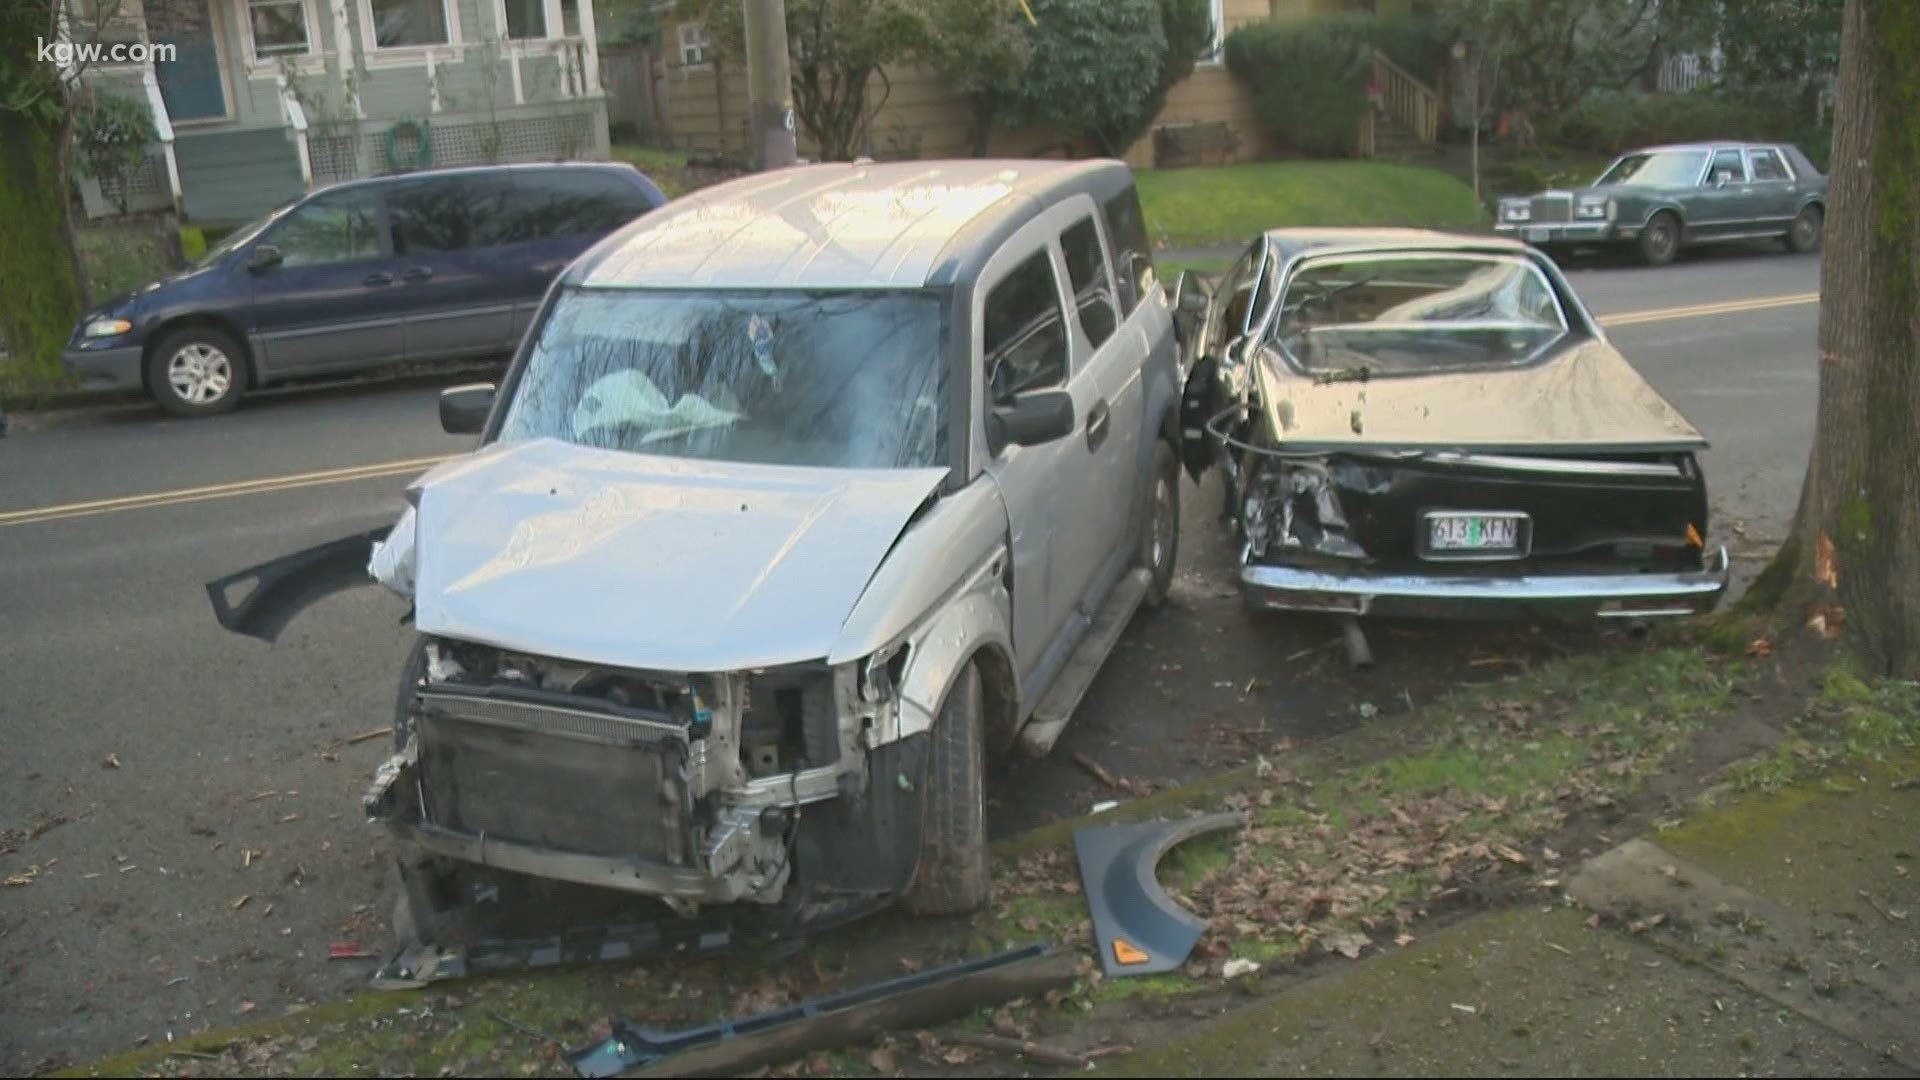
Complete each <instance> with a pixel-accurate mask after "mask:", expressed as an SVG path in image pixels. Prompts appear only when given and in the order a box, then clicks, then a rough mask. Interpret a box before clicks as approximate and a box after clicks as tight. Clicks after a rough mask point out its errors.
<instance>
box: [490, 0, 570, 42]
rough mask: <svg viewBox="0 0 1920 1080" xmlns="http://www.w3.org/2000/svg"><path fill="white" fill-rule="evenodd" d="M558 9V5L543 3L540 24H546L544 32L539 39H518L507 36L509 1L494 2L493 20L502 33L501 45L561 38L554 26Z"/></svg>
mask: <svg viewBox="0 0 1920 1080" xmlns="http://www.w3.org/2000/svg"><path fill="white" fill-rule="evenodd" d="M558 7H559V5H558V4H548V3H544V2H543V3H541V5H540V22H541V23H542V24H544V27H545V29H544V31H543V32H542V33H541V34H540V35H539V36H538V37H523V38H517V37H508V36H507V0H493V20H494V24H495V26H496V27H497V28H498V29H499V31H500V34H499V37H500V42H501V44H503V45H504V44H508V43H511V42H519V43H521V44H525V43H527V42H530V41H552V40H553V39H554V38H556V37H559V36H560V35H559V33H558V32H557V31H556V28H555V27H554V25H553V23H554V11H555V9H556V8H558Z"/></svg>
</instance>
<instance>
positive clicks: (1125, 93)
mask: <svg viewBox="0 0 1920 1080" xmlns="http://www.w3.org/2000/svg"><path fill="white" fill-rule="evenodd" d="M1029 2H1030V6H1031V7H1032V8H1033V14H1034V17H1035V19H1036V20H1037V25H1034V26H1033V27H1032V29H1031V30H1030V31H1029V39H1030V40H1031V42H1032V45H1033V51H1032V55H1031V56H1030V58H1029V59H1028V62H1027V67H1026V72H1025V74H1024V75H1023V76H1022V77H1021V79H1020V81H1019V83H1018V84H1017V85H1016V86H1015V87H1013V89H1012V90H1011V91H1010V92H1009V94H1008V95H1007V100H1006V101H1005V104H1006V105H1007V106H1008V108H1009V111H1010V112H1011V113H1012V114H1013V115H1014V116H1016V117H1018V118H1019V119H1022V120H1026V121H1029V122H1038V123H1042V124H1048V125H1051V126H1053V127H1057V128H1059V129H1060V130H1062V131H1065V132H1070V133H1072V134H1074V135H1077V136H1083V137H1085V138H1088V139H1091V140H1093V142H1094V144H1095V145H1097V146H1098V147H1099V148H1100V152H1101V153H1103V154H1111V155H1115V156H1118V155H1120V154H1123V153H1125V152H1126V149H1127V146H1128V144H1129V143H1131V142H1132V141H1133V140H1134V138H1135V137H1136V136H1137V135H1138V134H1139V133H1140V132H1141V131H1143V130H1145V128H1146V125H1147V124H1148V123H1150V122H1151V121H1152V119H1153V101H1152V90H1153V86H1154V83H1155V81H1156V80H1157V79H1158V78H1159V76H1160V72H1161V68H1162V65H1163V64H1164V63H1165V62H1166V56H1167V34H1166V28H1165V26H1164V24H1163V23H1162V14H1161V7H1160V4H1159V2H1158V0H1029Z"/></svg>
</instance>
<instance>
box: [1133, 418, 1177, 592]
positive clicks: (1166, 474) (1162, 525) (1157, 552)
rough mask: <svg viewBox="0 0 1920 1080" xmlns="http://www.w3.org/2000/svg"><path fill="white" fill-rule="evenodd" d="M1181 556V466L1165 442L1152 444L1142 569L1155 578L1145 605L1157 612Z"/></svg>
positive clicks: (1142, 531) (1143, 521) (1142, 528)
mask: <svg viewBox="0 0 1920 1080" xmlns="http://www.w3.org/2000/svg"><path fill="white" fill-rule="evenodd" d="M1179 554H1180V462H1179V460H1178V459H1177V458H1175V457H1174V453H1173V447H1171V446H1169V445H1167V442H1166V440H1164V439H1158V440H1155V441H1154V444H1153V469H1152V471H1151V472H1149V473H1148V483H1147V494H1146V503H1145V505H1144V506H1143V507H1142V508H1141V522H1140V552H1139V562H1140V565H1141V566H1142V567H1144V568H1146V570H1147V571H1148V572H1149V573H1150V574H1151V575H1152V580H1151V581H1150V582H1149V583H1148V584H1147V596H1146V600H1145V603H1146V605H1147V606H1148V607H1150V608H1157V607H1159V606H1160V605H1162V604H1164V603H1166V602H1167V594H1168V593H1169V592H1171V591H1172V589H1173V567H1174V562H1175V560H1176V559H1177V558H1178V556H1179Z"/></svg>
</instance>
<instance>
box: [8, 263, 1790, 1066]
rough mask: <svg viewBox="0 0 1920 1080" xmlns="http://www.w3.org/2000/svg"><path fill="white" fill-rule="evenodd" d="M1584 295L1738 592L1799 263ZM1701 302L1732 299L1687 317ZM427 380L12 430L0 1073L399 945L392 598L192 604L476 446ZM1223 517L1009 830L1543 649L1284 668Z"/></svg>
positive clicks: (257, 994)
mask: <svg viewBox="0 0 1920 1080" xmlns="http://www.w3.org/2000/svg"><path fill="white" fill-rule="evenodd" d="M1574 281H1575V286H1576V288H1577V289H1578V290H1579V291H1580V293H1581V295H1582V297H1583V298H1584V299H1585V300H1586V302H1587V303H1588V305H1589V306H1590V307H1591V308H1592V309H1593V310H1594V311H1595V312H1596V314H1598V315H1600V316H1602V317H1603V319H1607V320H1611V321H1612V322H1613V323H1614V325H1613V326H1612V328H1611V329H1610V333H1611V335H1612V336H1613V338H1614V340H1615V342H1616V343H1617V344H1618V345H1619V346H1620V347H1621V348H1622V350H1623V351H1625V352H1626V354H1627V355H1628V357H1629V358H1630V359H1631V360H1633V361H1634V362H1635V363H1636V364H1637V365H1638V366H1639V367H1640V369H1641V370H1642V371H1643V372H1644V373H1645V374H1646V376H1647V377H1648V379H1649V380H1650V381H1651V382H1652V383H1653V385H1654V386H1655V387H1656V388H1657V389H1658V390H1660V391H1661V392H1662V393H1663V394H1665V395H1666V396H1667V397H1668V398H1669V400H1671V401H1672V402H1673V403H1674V404H1675V405H1676V406H1678V407H1679V408H1680V409H1681V411H1682V412H1684V413H1686V414H1687V416H1688V417H1689V418H1691V419H1692V420H1693V421H1694V422H1695V424H1697V425H1698V426H1699V427H1700V428H1701V429H1702V430H1703V431H1705V432H1706V434H1707V435H1708V437H1709V438H1710V439H1711V440H1712V441H1713V444H1714V447H1713V449H1712V450H1711V451H1710V452H1709V453H1708V455H1707V457H1706V468H1707V470H1708V478H1709V484H1710V487H1711V490H1712V493H1713V501H1714V508H1715V512H1716V515H1717V517H1716V521H1715V524H1714V527H1713V530H1712V531H1713V533H1714V534H1715V538H1716V539H1719V540H1721V541H1723V542H1727V543H1729V544H1730V545H1732V546H1734V547H1735V549H1736V552H1738V553H1739V554H1741V555H1743V556H1747V557H1745V558H1742V559H1741V561H1740V562H1738V563H1737V564H1736V565H1737V567H1739V568H1740V569H1741V570H1742V571H1743V573H1742V577H1743V578H1744V577H1745V576H1748V575H1750V573H1751V570H1752V569H1754V568H1755V567H1756V566H1757V564H1758V558H1759V557H1760V556H1761V555H1763V554H1764V551H1765V549H1766V546H1767V544H1768V543H1769V542H1770V541H1774V540H1777V538H1778V537H1779V535H1780V533H1781V531H1782V529H1783V527H1784V524H1785V522H1786V520H1787V518H1788V517H1789V516H1790V515H1791V513H1792V510H1793V506H1794V501H1795V499H1796V497H1797V495H1798V492H1799V486H1800V479H1801V473H1802V471H1803V469H1804V467H1805V461H1806V454H1807V449H1808V446H1809V444H1810V441H1811V436H1812V429H1813V415H1814V413H1813V407H1814V398H1815V393H1816V383H1815V355H1816V354H1815V325H1816V307H1815V305H1814V304H1812V303H1811V302H1807V301H1806V300H1804V299H1802V300H1798V301H1793V300H1791V299H1790V298H1793V297H1805V296H1807V294H1810V293H1812V292H1813V291H1814V290H1816V289H1817V288H1818V261H1817V260H1815V259H1811V258H1797V257H1791V256H1786V255H1781V254H1773V253H1762V252H1754V253H1745V252H1729V253H1718V254H1714V255H1711V256H1707V257H1697V258H1690V259H1686V260H1684V261H1683V262H1682V263H1681V264H1680V265H1677V266H1674V267H1671V268H1667V269H1663V270H1645V269H1639V268H1631V267H1599V268H1591V269H1580V270H1577V271H1576V272H1575V273H1574ZM1781 298H1789V299H1788V300H1785V301H1782V300H1781ZM1701 305H1735V306H1734V307H1732V308H1727V307H1716V308H1708V309H1707V310H1704V311H1697V312H1693V313H1690V314H1689V313H1681V314H1677V315H1676V314H1674V311H1673V309H1676V308H1680V307H1689V306H1701ZM1741 305H1744V306H1741ZM1659 312H1665V314H1661V315H1658V316H1657V317H1650V316H1649V315H1648V313H1659ZM447 381H457V380H440V382H441V383H444V382H447ZM437 389H438V387H437V385H434V384H426V383H421V382H418V381H415V382H388V383H371V384H363V385H357V386H350V387H343V388H333V389H324V390H300V391H295V392H283V393H275V394H272V395H266V396H262V397H260V398H258V399H255V400H253V401H250V402H249V403H248V404H247V405H246V406H245V407H244V408H242V409H241V410H240V411H238V412H237V413H235V414H233V415H230V416H226V417H222V418H217V419H213V420H207V421H192V422H180V421H169V420H165V419H162V418H160V417H159V415H158V414H157V413H155V412H153V411H152V410H150V409H147V408H145V407H139V406H134V407H125V408H114V409H110V410H104V411H96V412H89V413H79V414H72V415H63V416H44V415H43V416H27V417H17V418H15V419H16V423H15V425H14V434H12V435H9V436H8V437H6V438H5V439H0V876H4V877H5V878H6V879H7V883H6V887H4V888H0V986H4V991H0V1065H11V1066H14V1067H15V1068H16V1069H35V1068H38V1067H40V1066H43V1065H45V1064H48V1063H53V1062H65V1061H71V1060H75V1059H79V1058H85V1057H89V1056H93V1055H97V1054H101V1053H105V1052H109V1051H112V1050H115V1049H119V1048H124V1047H127V1046H130V1045H132V1044H133V1043H134V1042H135V1041H136V1040H139V1039H142V1038H145V1039H151V1040H165V1039H166V1038H167V1034H168V1032H173V1033H175V1034H179V1033H181V1032H183V1031H188V1030H195V1029H198V1028H201V1027H203V1026H207V1025H222V1024H226V1023H230V1022H234V1021H238V1020H242V1019H246V1018H249V1017H260V1016H269V1015H277V1014H279V1013H281V1012H284V1011H286V1010H287V1009H289V1008H297V1007H299V1006H300V1005H301V1004H302V1003H306V1002H312V1001H316V1000H320V999H323V998H325V997H329V996H332V995H335V994H339V993H342V992H346V991H348V990H350V989H353V988H355V987H358V986H359V985H361V983H362V980H363V979H364V977H365V976H366V974H367V973H368V971H369V962H367V961H358V960H355V961H330V960H328V959H327V948H328V945H329V944H330V943H335V942H353V943H358V944H362V945H368V946H373V947H381V946H384V945H385V944H386V940H387V939H386V930H385V926H384V924H385V919H386V915H387V913H388V909H389V906H390V903H391V900H390V896H389V893H388V890H387V888H386V885H385V877H384V875H385V869H384V865H385V864H384V862H383V859H382V855H383V850H384V849H383V845H382V843H381V841H380V840H379V839H378V838H377V837H376V836H375V835H374V834H373V832H372V831H371V830H370V829H368V827H366V826H365V825H364V824H363V823H362V822H361V820H360V819H359V815H358V797H359V795H360V792H361V791H362V790H363V788H364V785H365V783H366V782H367V779H368V778H369V776H370V775H371V772H372V769H373V768H374V766H375V765H376V764H377V763H378V761H379V760H380V759H381V757H382V756H383V755H384V754H385V753H386V752H387V743H386V741H385V740H384V739H383V738H381V737H378V736H375V737H370V738H367V739H365V740H362V741H354V736H356V735H360V734H362V733H365V732H371V731H375V730H383V729H384V728H385V726H386V724H387V723H388V720H389V717H390V715H391V708H392V700H393V690H394V679H395V673H396V672H397V670H398V668H399V665H400V661H401V657H402V654H403V651H404V648H405V645H406V642H407V640H408V637H407V634H406V632H405V631H404V629H403V628H402V627H401V626H400V625H399V623H398V619H399V617H400V614H401V609H402V605H401V603H400V602H399V601H398V600H397V599H396V598H394V597H392V596H389V595H387V594H386V593H385V592H384V591H382V590H379V589H371V588H369V589H359V590H352V591H349V592H346V593H342V594H339V595H336V596H334V597H331V598H329V599H327V600H325V601H322V602H321V604H320V605H319V606H318V607H316V608H315V609H313V610H312V611H310V612H308V613H307V615H306V616H304V617H303V618H301V619H299V620H297V621H296V622H295V623H294V624H293V625H292V626H291V627H290V628H289V629H288V631H287V632H286V634H285V635H284V636H283V637H282V638H281V640H280V641H279V642H278V643H277V644H276V645H274V646H267V645H264V644H261V643H259V642H255V641H251V640H245V639H241V638H237V637H235V636H233V635H230V634H227V633H226V632H224V631H222V630H220V629H219V628H218V627H217V626H216V625H215V623H214V622H213V619H212V617H211V613H210V609H209V607H208V604H207V600H206V596H205V592H204V590H203V588H202V585H203V583H204V582H206V581H208V580H210V579H213V578H215V577H218V576H220V575H223V574H225V573H228V572H231V571H233V570H235V569H239V568H241V567H244V566H248V565H251V564H254V563H257V562H260V561H263V560H265V559H268V558H272V557H274V556H276V555H280V554H284V553H287V552H290V551H293V550H296V549H298V548H301V547H303V546H306V545H308V544H311V543H317V542H319V541H322V540H326V539H331V538H333V537H335V536H339V535H344V534H346V533H348V532H351V531H358V530H361V529H365V528H371V527H374V526H377V525H381V524H385V523H387V522H390V521H391V520H392V519H393V517H394V516H395V515H396V514H397V513H398V511H399V508H400V506H401V500H400V490H401V488H402V487H403V486H404V484H405V482H406V481H407V480H408V479H410V478H411V477H412V476H414V475H416V474H417V473H418V472H420V471H422V470H423V469H424V468H425V467H426V465H427V464H428V463H429V460H430V459H433V458H436V457H439V456H442V455H447V454H453V453H457V452H460V451H461V450H463V449H465V448H466V447H468V446H470V445H471V440H470V439H467V438H455V437H450V436H447V435H445V434H443V433H441V432H440V430H439V426H438V423H437V420H436V408H435V395H436V394H437ZM394 463H399V464H394ZM1217 498H1218V496H1217V493H1213V492H1204V491H1200V492H1196V491H1193V490H1189V491H1188V492H1187V498H1186V499H1185V501H1184V503H1185V511H1184V517H1185V519H1186V522H1187V528H1186V531H1185V533H1184V538H1183V550H1182V571H1181V577H1180V581H1179V587H1178V589H1177V590H1176V602H1175V604H1173V605H1172V606H1171V607H1170V608H1169V609H1168V610H1167V611H1166V612H1163V613H1161V614H1158V615H1156V616H1154V617H1153V618H1152V619H1149V620H1143V621H1142V622H1141V623H1140V624H1138V625H1136V626H1135V627H1134V628H1132V629H1130V630H1129V633H1128V637H1127V639H1126V640H1125V641H1124V642H1123V644H1122V646H1121V648H1120V650H1119V651H1118V653H1117V654H1116V656H1115V657H1114V659H1113V661H1112V662H1111V663H1110V664H1109V666H1108V669H1107V671H1106V672H1104V673H1103V675H1102V676H1101V678H1100V681H1099V682H1098V683H1097V684H1096V685H1095V687H1094V689H1093V691H1092V693H1091V694H1090V696H1089V698H1088V700H1087V702H1086V703H1085V704H1084V705H1083V707H1082V710H1081V713H1080V715H1079V717H1078V718H1077V719H1076V722H1075V724H1074V726H1073V727H1072V728H1070V729H1069V733H1068V736H1067V738H1066V739H1065V740H1063V742H1062V744H1061V745H1060V747H1059V748H1057V749H1056V751H1055V753H1054V755H1053V756H1052V757H1051V758H1049V759H1047V760H1046V761H1043V762H1013V763H1003V764H1001V765H1000V766H998V770H999V774H1000V775H999V777H998V779H999V783H998V784H997V785H996V786H997V787H998V789H999V790H1000V791H1001V792H1005V793H1007V794H1004V795H1001V796H999V797H997V798H996V800H995V802H994V804H993V806H992V811H993V821H992V824H993V826H994V828H995V830H996V831H997V832H1001V833H1005V832H1009V831H1014V830H1017V829H1019V828H1022V827H1025V826H1027V825H1030V824H1034V823H1037V822H1038V821H1040V820H1044V819H1046V818H1049V817H1055V816H1059V815H1062V814H1067V813H1073V812H1076V811H1078V810H1082V809H1084V808H1085V807H1086V806H1087V805H1088V804H1089V803H1090V802H1092V801H1093V800H1095V799H1097V798H1104V797H1109V795H1110V794H1111V793H1109V792H1106V791H1103V790H1101V789H1100V788H1099V787H1098V786H1097V784H1096V782H1095V781H1094V780H1092V779H1091V777H1090V776H1089V775H1088V774H1087V773H1085V772H1083V771H1082V770H1081V769H1080V768H1079V767H1077V766H1076V765H1075V763H1074V762H1073V755H1074V754H1075V753H1076V752H1077V753H1084V754H1086V755H1087V756H1088V757H1090V758H1093V759H1095V760H1099V761H1102V762H1103V763H1105V765H1106V767H1108V768H1109V769H1110V770H1111V771H1113V772H1115V773H1117V774H1120V775H1122V776H1133V777H1140V778H1142V779H1144V780H1146V781H1147V782H1149V783H1157V784H1165V783H1172V782H1177V781H1178V780H1180V779H1182V778H1184V777H1187V776H1191V775H1193V774H1195V773H1197V772H1200V771H1205V770H1207V769H1211V768H1218V767H1222V766H1224V765H1226V764H1231V763H1233V762H1235V761H1240V760H1245V758H1246V756H1247V755H1248V754H1249V753H1250V752H1251V750H1250V749H1249V747H1250V746H1251V745H1253V742H1250V741H1249V738H1251V739H1252V740H1253V741H1258V740H1261V739H1268V738H1272V737H1275V736H1283V735H1284V736H1289V737H1295V738H1306V737H1311V736H1312V735H1313V734H1314V733H1316V732H1317V731H1320V730H1324V729H1326V728H1328V727H1329V726H1338V725H1340V724H1343V723H1348V722H1352V721H1351V718H1350V714H1351V713H1352V711H1353V709H1354V707H1355V706H1354V703H1355V702H1357V701H1360V700H1363V699H1364V700H1379V701H1392V700H1397V699H1398V698H1399V697H1400V696H1402V695H1405V697H1406V700H1408V701H1409V702H1410V701H1412V700H1413V698H1414V696H1415V695H1416V694H1419V693H1422V692H1424V689H1425V688H1427V687H1430V686H1433V685H1435V684H1436V683H1438V682H1444V681H1445V680H1446V679H1447V678H1450V677H1452V676H1454V675H1457V674H1458V673H1460V672H1463V671H1465V670H1467V668H1466V665H1467V664H1468V663H1469V661H1468V660H1467V659H1466V658H1467V656H1468V655H1469V650H1481V649H1484V650H1488V655H1489V656H1492V657H1493V659H1492V660H1490V661H1488V662H1489V663H1493V662H1496V661H1498V660H1499V659H1500V657H1501V656H1502V655H1505V656H1509V657H1511V656H1513V655H1520V656H1522V657H1524V655H1525V653H1526V650H1527V649H1528V648H1529V647H1530V645H1529V641H1530V640H1531V639H1530V638H1529V636H1528V634H1529V632H1528V631H1525V630H1510V629H1502V630H1497V631H1496V630H1491V629H1489V630H1487V631H1486V633H1485V634H1484V635H1481V636H1479V637H1476V638H1474V639H1473V640H1472V641H1471V642H1466V643H1463V640H1462V639H1461V638H1460V637H1459V636H1458V635H1444V636H1441V637H1440V638H1439V639H1438V640H1436V639H1434V638H1432V637H1429V636H1428V635H1427V632H1425V631H1423V630H1421V629H1419V628H1412V629H1407V630H1405V631H1404V632H1403V633H1402V634H1400V635H1397V636H1395V637H1394V638H1393V639H1392V644H1391V645H1390V647H1389V649H1387V650H1382V649H1381V648H1380V646H1379V645H1378V644H1377V645H1376V652H1384V653H1387V655H1385V656H1383V659H1382V664H1381V667H1380V668H1379V669H1378V670H1377V671H1376V672H1375V673H1373V674H1371V675H1368V676H1356V675H1349V674H1346V673H1344V672H1341V671H1339V670H1336V669H1337V668H1338V665H1337V664H1332V665H1329V663H1328V662H1327V658H1328V657H1329V656H1330V655H1332V654H1331V653H1330V652H1329V651H1328V650H1324V649H1322V650H1319V651H1318V652H1316V653H1315V654H1314V655H1313V656H1312V657H1311V658H1310V659H1305V658H1303V659H1299V660H1297V661H1294V662H1291V663H1289V662H1285V661H1284V658H1286V657H1289V656H1295V655H1297V654H1298V653H1299V651H1300V649H1301V648H1302V647H1306V648H1311V647H1313V646H1314V645H1316V644H1321V643H1324V641H1325V640H1326V635H1327V630H1326V628H1325V626H1324V625H1321V624H1318V623H1314V622H1312V621H1306V620H1285V619H1277V618H1262V619H1249V618H1248V617H1246V616H1245V615H1243V614H1241V613H1240V611H1239V608H1238V606H1237V604H1236V603H1235V602H1234V601H1233V600H1232V599H1231V581H1230V579H1229V578H1228V577H1227V576H1226V575H1225V573H1224V570H1225V562H1226V555H1225V551H1224V546H1223V545H1222V544H1221V543H1220V541H1219V534H1218V530H1217V527H1216V526H1215V525H1214V524H1213V522H1212V520H1211V517H1212V513H1213V511H1214V510H1215V509H1216V508H1217V506H1218V502H1217ZM1474 655H1478V654H1477V653H1476V654H1474ZM1471 663H1473V664H1474V665H1476V667H1477V665H1478V663H1479V661H1478V660H1475V661H1471ZM1249 732H1251V733H1253V734H1252V735H1251V736H1249V735H1248V733H1249Z"/></svg>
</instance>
